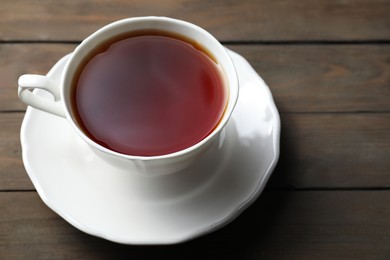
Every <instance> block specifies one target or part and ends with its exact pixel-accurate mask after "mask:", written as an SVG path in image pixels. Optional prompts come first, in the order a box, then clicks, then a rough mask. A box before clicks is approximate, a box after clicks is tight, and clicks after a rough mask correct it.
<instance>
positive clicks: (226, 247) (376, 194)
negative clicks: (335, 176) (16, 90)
mask: <svg viewBox="0 0 390 260" xmlns="http://www.w3.org/2000/svg"><path fill="white" fill-rule="evenodd" d="M389 203H390V193H389V192H381V191H370V192H361V191H348V192H265V193H263V194H262V195H261V196H260V198H259V199H258V200H257V201H256V202H255V204H253V205H252V206H251V207H250V208H249V209H248V210H247V211H245V212H244V213H243V214H242V215H241V216H239V217H238V219H236V220H235V221H234V222H233V223H231V224H229V225H228V226H226V227H224V228H223V229H221V230H219V231H217V232H215V233H212V234H209V235H207V236H205V237H201V238H198V239H196V240H193V241H190V242H187V243H184V244H180V245H173V246H163V247H161V246H141V247H139V246H137V247H135V246H126V245H119V244H115V243H112V242H108V241H105V240H103V239H100V238H95V237H92V236H89V235H87V234H84V233H82V232H81V231H78V230H76V229H75V228H73V227H72V226H71V225H70V224H68V223H66V222H65V221H64V220H62V219H61V218H60V217H59V216H57V215H56V214H55V213H53V212H52V211H51V210H49V209H48V208H47V207H46V206H45V205H44V204H43V202H42V201H40V199H39V197H38V196H37V194H36V193H34V192H12V193H0V212H2V214H0V258H1V259H26V258H28V259H31V258H33V259H69V258H77V259H113V258H116V259H117V258H120V259H124V258H126V259H127V258H131V259H155V258H160V257H161V256H163V258H164V259H226V256H229V257H228V258H229V259H259V256H261V258H262V259H387V258H389V257H390V248H389V246H388V245H389V243H390V209H389V207H383V205H389Z"/></svg>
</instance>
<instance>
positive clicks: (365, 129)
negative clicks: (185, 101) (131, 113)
mask: <svg viewBox="0 0 390 260" xmlns="http://www.w3.org/2000/svg"><path fill="white" fill-rule="evenodd" d="M389 11H390V1H389V0H372V1H368V0H366V1H364V0H344V1H325V0H316V1H311V0H291V1H267V0H257V1H256V0H243V1H222V0H217V1H200V0H199V1H190V0H173V1H138V0H137V1H97V0H88V1H76V0H69V1H49V0H46V1H37V2H34V3H32V2H31V1H26V0H13V1H2V3H1V5H0V259H114V258H125V259H155V258H162V259H216V258H221V259H390V206H389V205H390V160H389V158H390V15H389ZM142 15H164V16H170V17H174V18H180V19H184V20H187V21H190V22H193V23H196V24H198V25H200V26H202V27H204V28H205V29H207V30H208V31H210V32H211V33H212V34H214V35H215V36H216V37H217V38H218V39H219V40H221V41H222V43H223V44H224V45H225V46H226V47H228V48H230V49H232V50H234V51H236V52H237V53H239V54H241V55H243V56H244V57H245V58H246V59H247V60H248V61H249V62H250V63H251V64H252V66H253V67H254V68H255V70H256V71H257V72H258V73H259V74H260V75H261V76H262V77H263V79H264V80H265V81H266V82H267V84H268V85H269V86H270V89H271V91H272V93H273V95H274V99H275V102H276V104H277V106H278V109H279V111H280V115H281V121H282V135H281V155H280V160H279V164H278V166H277V167H276V169H275V172H274V174H273V176H272V177H271V179H270V181H269V183H268V185H267V187H266V191H265V192H264V193H263V194H262V195H261V196H260V198H259V199H258V200H257V201H256V202H255V204H254V205H252V206H251V207H250V208H249V209H247V210H246V211H245V212H244V213H243V214H242V215H241V216H240V217H238V218H237V220H235V221H234V222H233V223H231V224H229V225H228V226H226V227H224V228H223V229H221V230H219V231H217V232H215V233H212V234H209V235H206V236H204V237H200V238H198V239H195V240H193V241H190V242H187V243H184V244H180V245H173V246H147V247H144V246H125V245H119V244H115V243H112V242H108V241H105V240H103V239H100V238H95V237H92V236H89V235H86V234H84V233H82V232H81V231H78V230H77V229H75V228H74V227H72V226H71V225H70V224H68V223H67V222H65V221H64V220H63V219H61V218H60V217H59V216H58V215H56V214H55V213H54V212H52V211H51V210H50V209H49V208H47V207H46V206H45V204H44V203H43V202H42V201H41V200H40V198H39V196H38V195H37V193H36V191H35V188H34V187H33V185H32V183H31V181H30V180H29V178H28V176H27V174H26V172H25V170H24V167H23V162H22V160H21V146H20V133H19V132H20V125H21V122H22V120H23V116H24V110H25V106H24V105H23V104H22V103H21V102H20V101H19V100H18V98H17V94H16V89H17V78H18V77H19V76H20V75H21V74H24V73H39V74H45V73H46V72H47V71H48V70H49V69H50V68H51V66H52V65H53V64H54V63H55V62H56V61H57V60H58V59H59V58H61V57H62V56H63V55H65V54H67V53H69V52H71V51H72V50H73V49H74V48H75V46H76V45H77V44H78V43H79V42H80V41H81V40H82V39H83V38H84V37H86V36H87V35H89V34H90V33H92V32H93V31H95V30H96V29H98V28H99V27H101V26H103V25H105V24H107V23H109V22H111V21H115V20H118V19H121V18H124V17H132V16H142Z"/></svg>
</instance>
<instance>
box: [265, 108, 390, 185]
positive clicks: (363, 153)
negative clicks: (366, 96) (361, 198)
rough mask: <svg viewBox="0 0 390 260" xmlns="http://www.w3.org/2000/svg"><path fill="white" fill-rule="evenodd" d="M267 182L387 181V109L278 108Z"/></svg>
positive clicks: (389, 137)
mask: <svg viewBox="0 0 390 260" xmlns="http://www.w3.org/2000/svg"><path fill="white" fill-rule="evenodd" d="M281 122H282V133H281V153H280V160H279V163H278V166H277V168H276V170H275V172H274V174H273V175H272V177H271V180H270V183H269V184H268V188H335V187H338V188H348V187H349V188H367V187H385V188H389V187H390V174H389V169H390V162H389V160H388V158H390V135H389V133H390V113H384V114H381V113H378V114H377V113H374V114H349V113H348V114H282V115H281Z"/></svg>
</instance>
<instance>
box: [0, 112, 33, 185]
mask: <svg viewBox="0 0 390 260" xmlns="http://www.w3.org/2000/svg"><path fill="white" fill-rule="evenodd" d="M23 116H24V113H0V190H5V189H7V190H14V189H27V190H29V189H34V186H33V185H32V183H31V181H30V179H29V178H28V176H27V173H26V171H25V169H24V166H23V162H22V149H21V145H20V126H21V124H22V119H23Z"/></svg>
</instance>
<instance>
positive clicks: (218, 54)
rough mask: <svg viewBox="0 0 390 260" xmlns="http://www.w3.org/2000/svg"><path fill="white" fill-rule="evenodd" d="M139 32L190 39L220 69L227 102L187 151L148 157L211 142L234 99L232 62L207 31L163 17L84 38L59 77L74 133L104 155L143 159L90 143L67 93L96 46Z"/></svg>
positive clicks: (132, 21)
mask: <svg viewBox="0 0 390 260" xmlns="http://www.w3.org/2000/svg"><path fill="white" fill-rule="evenodd" d="M140 30H159V31H164V32H168V33H173V34H176V35H180V36H183V37H185V38H187V39H190V40H191V41H194V42H195V43H197V44H198V45H200V46H202V47H203V48H204V49H205V50H207V51H208V52H209V54H211V55H212V57H213V58H214V59H215V60H216V61H217V63H218V65H219V66H220V67H221V69H222V71H223V73H224V78H225V84H224V86H225V88H226V89H225V91H226V93H227V96H228V99H227V104H226V108H225V112H224V113H223V115H222V118H221V119H220V121H219V123H218V125H217V127H216V128H215V129H214V131H213V132H212V133H210V134H209V135H208V136H207V137H206V138H205V139H203V140H202V141H201V142H199V143H197V144H195V145H193V146H191V147H189V148H186V149H184V150H181V151H179V152H175V153H172V154H165V155H161V156H152V157H161V158H163V157H172V156H176V155H179V154H183V153H187V152H189V151H191V150H193V149H197V148H198V147H200V146H202V145H203V144H204V143H206V142H209V141H210V140H211V139H213V138H214V137H215V136H216V135H217V134H218V133H219V132H220V131H221V129H222V128H223V127H224V126H225V125H226V123H227V121H228V119H229V117H230V115H231V113H232V111H233V108H234V106H235V104H236V101H237V98H238V79H237V75H236V71H235V68H234V65H233V62H232V60H231V58H230V56H229V55H228V53H227V51H226V49H225V48H224V47H223V46H222V45H221V44H220V43H219V42H218V41H217V40H216V39H215V38H214V37H213V36H212V35H211V34H209V33H208V32H207V31H205V30H204V29H202V28H200V27H198V26H196V25H193V24H191V23H188V22H185V21H181V20H176V19H172V18H166V17H139V18H129V19H124V20H120V21H117V22H114V23H111V24H109V25H107V26H105V27H103V28H101V29H99V30H98V31H96V32H95V33H93V34H92V35H90V36H89V37H88V38H86V39H85V40H84V41H83V42H82V43H81V44H80V45H79V46H78V47H77V48H76V49H75V51H74V52H73V54H72V56H71V58H70V59H69V61H68V63H67V65H66V67H65V71H64V73H63V78H62V84H63V86H62V88H61V90H62V93H61V97H62V99H63V101H64V104H65V113H66V116H67V118H68V120H69V121H70V123H71V125H72V127H73V128H75V130H76V131H77V132H78V134H79V135H80V136H81V137H82V138H83V139H84V140H85V141H86V142H87V143H89V144H90V145H92V146H94V147H95V148H97V149H99V150H101V151H103V152H106V153H111V154H115V155H117V156H120V157H127V158H132V157H143V156H131V155H125V154H120V153H117V152H114V151H111V150H109V149H107V148H105V147H103V146H101V145H99V144H97V143H95V142H94V141H92V140H91V139H90V138H88V137H87V136H86V134H85V133H84V132H83V131H82V130H80V127H79V126H78V124H77V120H75V115H74V113H73V111H72V104H71V91H72V90H71V88H72V84H73V80H75V79H74V78H75V77H77V76H76V72H77V70H78V69H79V67H80V66H81V64H83V62H84V61H85V60H86V59H87V58H88V56H89V55H91V53H92V52H93V51H94V50H95V49H96V48H97V47H98V46H99V45H100V44H102V43H104V42H106V41H108V40H111V39H113V38H115V37H118V35H123V34H127V33H131V32H134V31H140ZM148 158H149V159H150V157H148Z"/></svg>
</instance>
